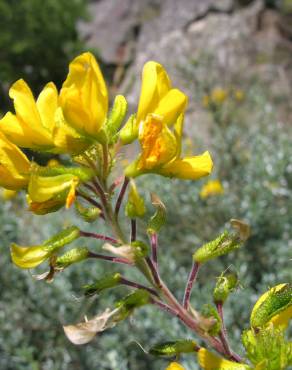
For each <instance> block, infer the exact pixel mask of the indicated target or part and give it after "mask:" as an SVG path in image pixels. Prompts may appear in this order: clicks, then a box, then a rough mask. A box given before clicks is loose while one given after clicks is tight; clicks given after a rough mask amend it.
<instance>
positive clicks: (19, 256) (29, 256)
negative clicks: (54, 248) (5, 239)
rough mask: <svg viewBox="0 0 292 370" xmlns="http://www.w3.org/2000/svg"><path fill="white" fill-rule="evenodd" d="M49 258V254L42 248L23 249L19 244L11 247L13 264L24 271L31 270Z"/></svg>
mask: <svg viewBox="0 0 292 370" xmlns="http://www.w3.org/2000/svg"><path fill="white" fill-rule="evenodd" d="M48 257H49V252H48V251H46V250H44V248H43V247H42V246H39V245H37V246H31V247H22V246H19V245H17V244H12V245H11V258H12V261H13V263H14V264H15V265H16V266H18V267H20V268H23V269H31V268H34V267H36V266H38V265H40V264H41V263H42V262H44V261H45V260H46V259H47V258H48Z"/></svg>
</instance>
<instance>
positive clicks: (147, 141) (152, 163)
mask: <svg viewBox="0 0 292 370" xmlns="http://www.w3.org/2000/svg"><path fill="white" fill-rule="evenodd" d="M139 140H140V143H141V147H142V153H141V157H140V160H139V164H138V169H140V170H151V169H153V168H156V167H159V166H161V165H163V164H165V163H168V162H169V161H171V160H172V159H173V158H174V156H175V154H176V152H177V142H176V138H175V136H174V135H173V133H172V132H171V131H170V130H169V128H168V127H167V125H166V124H165V123H164V121H163V119H162V117H161V116H157V115H154V114H149V115H148V116H147V118H146V120H145V121H144V122H142V123H141V126H140V131H139Z"/></svg>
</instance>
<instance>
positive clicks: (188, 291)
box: [183, 261, 200, 310]
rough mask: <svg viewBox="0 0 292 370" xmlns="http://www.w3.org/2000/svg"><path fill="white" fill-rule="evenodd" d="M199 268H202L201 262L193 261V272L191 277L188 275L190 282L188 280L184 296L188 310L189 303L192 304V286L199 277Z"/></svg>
mask: <svg viewBox="0 0 292 370" xmlns="http://www.w3.org/2000/svg"><path fill="white" fill-rule="evenodd" d="M199 269H200V264H199V262H195V261H193V265H192V269H191V272H190V274H189V277H188V282H187V285H186V289H185V294H184V298H183V306H184V308H185V309H186V310H187V309H188V308H189V305H190V298H191V293H192V288H193V285H194V283H195V281H196V279H197V276H198V272H199Z"/></svg>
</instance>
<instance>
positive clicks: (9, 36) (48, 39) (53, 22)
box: [0, 0, 87, 110]
mask: <svg viewBox="0 0 292 370" xmlns="http://www.w3.org/2000/svg"><path fill="white" fill-rule="evenodd" d="M86 4H87V0H71V1H70V2H68V1H67V0H46V1H39V0H21V1H19V0H10V1H7V0H0V14H1V33H0V110H1V109H2V110H4V108H6V107H7V106H8V101H9V100H8V98H7V94H6V91H7V87H8V86H9V85H10V84H11V83H13V82H14V81H15V80H17V79H18V78H23V79H25V80H26V81H27V82H28V83H29V84H30V85H31V86H33V87H34V91H35V92H38V91H39V90H40V89H41V87H42V86H43V85H44V84H45V83H47V82H48V80H50V81H54V82H55V83H57V84H60V83H61V81H62V80H63V78H64V76H65V73H66V71H67V68H68V62H69V61H70V60H71V59H72V57H73V56H74V55H75V54H76V53H78V52H79V51H80V50H81V49H82V46H83V44H82V42H81V40H80V38H79V36H78V33H77V30H76V25H77V21H78V20H80V19H85V18H86V17H87V9H86Z"/></svg>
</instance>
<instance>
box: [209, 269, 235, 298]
mask: <svg viewBox="0 0 292 370" xmlns="http://www.w3.org/2000/svg"><path fill="white" fill-rule="evenodd" d="M237 285H238V276H237V274H236V273H233V272H231V273H227V274H222V275H221V276H219V277H218V279H217V283H216V286H215V289H214V291H213V299H214V302H215V303H224V302H225V301H226V299H227V298H228V296H229V294H230V293H231V292H232V291H233V290H234V289H235V288H236V286H237Z"/></svg>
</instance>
